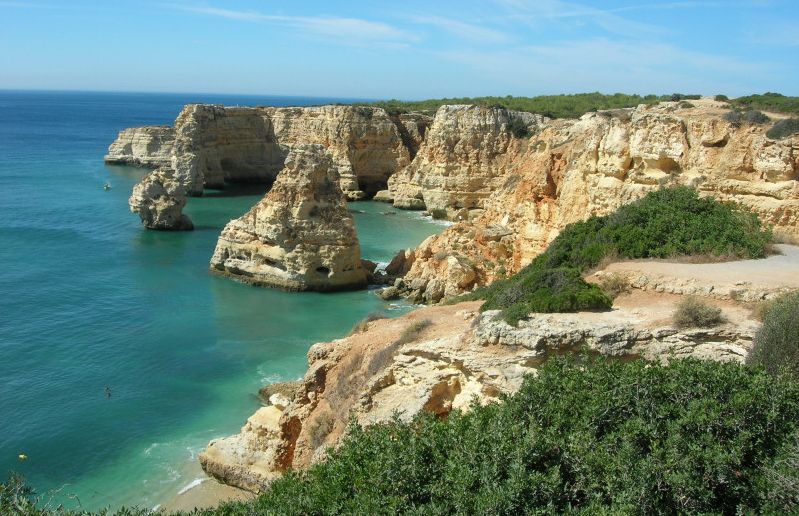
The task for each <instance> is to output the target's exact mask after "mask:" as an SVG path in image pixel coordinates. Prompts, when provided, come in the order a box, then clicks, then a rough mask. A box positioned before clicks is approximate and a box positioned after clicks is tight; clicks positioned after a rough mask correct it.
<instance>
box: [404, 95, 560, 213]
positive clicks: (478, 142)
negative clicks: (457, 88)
mask: <svg viewBox="0 0 799 516" xmlns="http://www.w3.org/2000/svg"><path fill="white" fill-rule="evenodd" d="M513 120H521V121H523V122H524V123H525V124H527V125H528V127H529V128H530V130H531V132H535V131H537V129H538V126H539V125H540V124H542V123H543V122H544V120H545V119H544V118H543V117H541V116H540V115H533V114H531V113H522V112H517V111H509V110H506V109H502V108H487V107H482V106H466V105H452V106H441V107H440V108H439V109H438V111H437V112H436V116H435V118H434V119H433V123H432V125H431V126H430V128H429V129H428V131H427V134H426V136H425V139H424V144H423V145H422V146H421V147H420V148H419V151H418V153H417V154H416V157H415V158H414V160H413V162H412V163H411V164H410V165H409V166H408V167H406V168H405V169H403V170H402V171H400V172H399V173H397V174H396V175H395V176H393V177H392V178H391V180H390V181H389V191H390V195H391V197H392V198H393V199H394V205H395V206H397V207H399V208H405V209H427V210H430V211H433V210H440V211H443V212H451V211H456V210H458V209H461V208H477V207H481V206H482V203H483V200H484V199H485V198H487V197H488V196H489V195H490V194H491V192H492V191H494V190H495V189H496V188H497V187H498V186H499V184H497V183H496V178H498V177H499V176H502V175H504V173H505V171H506V168H507V167H508V165H509V161H508V160H507V159H506V158H507V157H508V156H512V155H513V154H515V152H516V150H515V149H517V148H518V147H520V146H521V145H522V141H523V140H524V139H519V138H515V137H514V136H513V135H512V134H511V132H510V129H509V124H510V123H511V121H513Z"/></svg>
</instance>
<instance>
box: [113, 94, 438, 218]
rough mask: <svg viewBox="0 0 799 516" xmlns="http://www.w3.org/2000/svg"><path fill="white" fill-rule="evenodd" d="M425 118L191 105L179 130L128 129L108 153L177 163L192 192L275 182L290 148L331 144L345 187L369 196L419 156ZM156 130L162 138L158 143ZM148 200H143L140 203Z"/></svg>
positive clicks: (177, 174) (358, 110)
mask: <svg viewBox="0 0 799 516" xmlns="http://www.w3.org/2000/svg"><path fill="white" fill-rule="evenodd" d="M424 127H425V122H424V120H423V119H421V118H420V119H418V120H417V119H415V118H414V117H406V118H405V119H398V120H396V121H395V120H392V119H391V118H389V117H388V115H387V114H386V112H385V111H384V110H383V109H380V108H372V107H362V106H320V107H305V108H274V107H257V108H242V107H223V106H216V105H204V104H189V105H187V106H186V107H185V108H184V109H183V111H181V113H180V114H179V115H178V117H177V119H176V120H175V126H174V128H173V129H170V128H165V127H159V128H154V127H143V128H135V129H126V130H125V131H122V133H120V136H119V138H118V139H117V141H115V142H114V143H113V144H112V145H111V147H110V148H109V153H108V156H107V158H106V159H107V160H108V161H111V162H125V163H132V164H140V165H148V166H162V167H167V166H168V167H169V168H171V169H172V171H173V176H172V177H173V178H174V180H175V181H177V182H178V183H179V184H180V185H181V186H182V187H183V189H184V191H185V195H187V196H196V195H201V194H202V191H203V188H221V187H223V186H224V184H225V183H226V182H259V183H271V182H273V181H274V180H275V178H276V176H277V174H278V172H280V170H282V168H283V163H284V161H285V158H286V156H287V155H288V153H289V151H290V150H291V149H292V148H293V147H295V146H297V145H303V144H308V143H316V144H321V145H324V146H325V147H326V148H327V149H328V151H329V152H330V154H331V156H332V159H333V162H334V163H335V166H336V167H337V168H338V173H339V178H340V184H341V188H342V190H343V191H344V192H345V194H346V195H347V197H348V198H349V199H362V198H365V197H367V196H370V195H372V194H374V193H375V192H377V191H378V190H381V189H385V188H386V185H387V181H388V178H389V177H390V176H391V175H392V174H394V173H395V172H396V171H397V170H399V169H401V168H402V167H404V166H406V165H407V164H408V163H409V162H410V159H411V154H410V152H411V150H409V147H406V143H404V142H406V141H407V142H408V143H407V145H409V146H411V147H410V148H413V146H418V143H419V141H420V138H421V136H420V135H423V134H424ZM156 135H161V136H160V140H159V141H161V142H162V144H161V145H160V146H159V145H155V143H153V142H155V141H156ZM139 204H140V203H139Z"/></svg>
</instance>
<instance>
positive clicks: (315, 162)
mask: <svg viewBox="0 0 799 516" xmlns="http://www.w3.org/2000/svg"><path fill="white" fill-rule="evenodd" d="M211 270H213V271H215V272H219V273H222V274H225V275H228V276H231V277H233V278H236V279H239V280H241V281H245V282H247V283H252V284H255V285H261V286H271V287H279V288H285V289H289V290H323V291H327V290H340V289H348V288H360V287H365V286H366V274H367V273H366V270H365V269H364V267H363V266H362V264H361V251H360V245H359V243H358V237H357V236H356V235H355V224H354V221H353V219H352V215H351V214H350V213H349V211H348V210H347V206H346V197H345V196H344V193H343V192H342V191H341V187H340V186H339V176H338V168H337V167H336V166H335V164H334V163H333V159H332V157H331V155H330V153H329V152H328V151H327V150H326V149H325V147H324V146H322V145H316V144H308V145H297V146H295V147H294V148H292V150H291V152H290V153H289V155H288V157H287V158H286V166H285V169H284V170H283V171H282V172H281V173H280V174H279V175H278V178H277V180H276V181H275V183H274V185H273V186H272V189H271V190H270V191H269V193H268V194H267V195H266V196H265V197H264V198H263V200H261V201H260V202H258V204H256V205H255V206H254V207H253V208H252V209H251V210H250V211H249V212H247V213H246V214H245V215H243V216H242V217H239V218H238V219H235V220H232V221H230V222H229V223H228V224H227V225H226V226H225V229H224V230H222V234H221V235H220V237H219V241H218V243H217V245H216V250H215V251H214V255H213V257H212V258H211Z"/></svg>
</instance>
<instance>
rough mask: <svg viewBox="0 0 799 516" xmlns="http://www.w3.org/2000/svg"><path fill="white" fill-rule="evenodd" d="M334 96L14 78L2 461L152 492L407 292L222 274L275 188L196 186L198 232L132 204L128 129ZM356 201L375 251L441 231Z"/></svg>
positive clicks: (0, 289)
mask: <svg viewBox="0 0 799 516" xmlns="http://www.w3.org/2000/svg"><path fill="white" fill-rule="evenodd" d="M337 100H340V99H307V98H303V99H301V98H286V97H282V98H280V97H278V98H275V97H271V98H269V97H261V98H258V97H233V96H208V95H156V94H99V93H44V92H27V93H26V92H0V473H2V474H3V476H6V475H7V474H8V473H9V472H10V471H16V472H19V473H22V474H23V475H24V476H25V477H26V478H27V479H28V481H29V482H30V483H31V484H32V486H33V487H35V488H36V490H37V491H39V492H40V493H50V492H56V490H58V491H57V492H56V494H55V498H56V500H57V501H63V502H65V503H68V504H70V505H73V506H74V505H77V504H78V503H80V504H81V505H82V506H83V507H84V508H89V509H96V508H99V507H103V506H109V505H110V506H112V507H116V506H119V505H121V504H128V505H129V504H139V505H142V506H147V507H152V506H154V505H156V504H158V503H161V502H162V501H164V500H165V499H168V498H170V497H172V496H173V495H175V494H176V493H177V491H178V490H179V489H180V488H182V487H184V486H186V485H187V484H189V483H190V482H191V481H192V480H193V475H196V468H192V467H189V466H190V465H192V464H194V460H195V456H196V454H197V453H198V452H199V451H200V450H202V449H203V448H204V446H205V445H206V444H207V442H208V441H209V440H210V439H212V438H214V437H218V436H223V435H228V434H232V433H235V432H237V431H238V429H239V428H240V427H241V426H242V424H243V423H244V421H245V420H246V418H247V417H248V416H249V415H250V414H251V413H252V412H254V410H255V409H256V408H257V407H258V400H257V398H256V396H255V393H256V392H257V389H258V388H259V387H261V386H262V385H263V384H265V383H269V382H273V381H280V380H289V379H296V378H299V377H300V376H301V375H302V374H303V373H304V370H305V367H306V358H305V353H306V351H307V349H308V347H309V346H310V345H311V344H313V343H314V342H318V341H324V340H330V339H333V338H337V337H340V336H342V335H343V334H344V333H346V332H347V331H348V330H349V329H350V328H351V327H352V326H353V325H354V324H355V323H356V322H357V321H358V320H359V319H361V318H363V317H364V316H365V315H367V314H368V313H369V312H372V311H375V310H387V311H390V312H392V313H397V312H401V311H402V310H404V309H407V307H402V306H391V305H388V304H386V303H385V302H383V301H381V300H380V299H379V298H377V297H376V296H374V295H373V293H371V292H368V291H361V292H347V293H337V294H315V293H286V292H280V291H275V290H269V289H258V288H253V287H249V286H246V285H242V284H238V283H236V282H233V281H231V280H228V279H224V278H220V277H216V276H213V275H211V274H210V273H209V272H208V260H209V258H210V256H211V254H212V252H213V248H214V245H215V243H216V238H217V236H218V234H219V231H220V230H221V228H222V226H223V225H224V224H225V223H226V222H227V221H228V220H230V219H231V218H234V217H237V216H239V215H241V214H242V213H243V212H245V211H246V210H247V209H248V208H249V207H250V206H251V205H252V204H254V203H255V202H256V201H257V200H258V199H259V198H260V197H261V195H262V194H263V189H262V188H261V189H259V188H253V187H248V188H244V187H237V188H231V189H229V190H226V191H224V192H220V191H209V192H207V195H206V196H205V197H202V198H195V199H191V200H190V202H189V205H188V207H187V210H186V211H187V213H188V214H189V216H190V217H191V218H192V220H193V221H194V223H195V226H196V228H197V229H196V230H195V231H193V232H186V233H161V232H153V231H145V230H143V229H142V228H141V226H140V224H139V221H138V217H137V216H135V215H133V214H131V213H130V212H129V211H128V207H127V198H128V196H129V194H130V191H131V188H132V187H133V185H134V184H135V183H136V182H137V181H138V180H139V179H140V178H141V177H142V175H143V174H144V173H145V171H143V170H141V169H136V168H130V167H120V166H105V165H104V164H103V162H102V156H103V154H104V153H105V151H106V149H107V147H108V145H109V144H110V143H111V141H112V140H113V139H114V138H115V137H116V134H117V132H118V131H119V130H120V129H122V128H124V127H130V126H136V125H144V124H168V123H171V122H172V121H173V120H174V118H175V116H176V115H177V113H178V112H179V110H180V108H181V107H182V105H183V104H185V103H187V102H218V103H224V104H239V105H255V104H271V105H303V104H312V103H324V102H335V101H337ZM106 182H108V183H110V184H111V185H112V188H111V190H109V191H104V190H103V188H102V186H103V184H104V183H106ZM350 208H351V210H353V211H354V212H355V219H356V225H357V228H358V233H359V236H360V240H361V246H362V253H363V256H364V257H365V258H369V259H372V260H375V261H387V260H389V259H390V257H391V256H393V254H394V253H395V252H396V251H397V250H398V249H401V248H405V247H411V246H415V245H417V244H418V243H419V242H421V241H422V240H423V239H424V238H425V237H427V236H429V235H431V234H434V233H437V232H439V231H440V230H441V227H440V226H437V225H435V224H432V223H430V222H428V221H425V220H423V219H422V218H421V217H420V216H419V215H417V214H414V213H408V212H401V211H399V210H395V209H393V208H391V207H389V206H388V205H384V204H377V203H372V202H365V203H353V204H351V205H350ZM106 386H108V388H109V389H110V391H111V397H110V398H107V397H106V394H105V387H106ZM20 453H24V454H26V455H27V456H28V457H29V458H28V460H27V461H19V460H18V455H19V454H20Z"/></svg>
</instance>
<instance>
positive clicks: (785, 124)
mask: <svg viewBox="0 0 799 516" xmlns="http://www.w3.org/2000/svg"><path fill="white" fill-rule="evenodd" d="M795 134H799V118H784V119H782V120H778V121H777V122H776V123H775V124H774V125H773V126H771V129H769V130H768V131H766V136H768V137H769V138H771V139H773V140H780V139H782V138H787V137H789V136H793V135H795Z"/></svg>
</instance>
